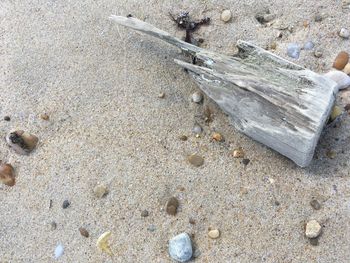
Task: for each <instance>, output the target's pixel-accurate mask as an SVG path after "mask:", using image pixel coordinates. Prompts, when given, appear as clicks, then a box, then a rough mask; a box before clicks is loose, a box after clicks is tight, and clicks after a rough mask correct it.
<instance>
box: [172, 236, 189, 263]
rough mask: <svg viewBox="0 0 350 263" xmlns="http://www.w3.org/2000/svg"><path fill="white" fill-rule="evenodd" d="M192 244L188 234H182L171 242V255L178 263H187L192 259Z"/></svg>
mask: <svg viewBox="0 0 350 263" xmlns="http://www.w3.org/2000/svg"><path fill="white" fill-rule="evenodd" d="M192 253H193V251H192V242H191V238H190V237H189V235H188V234H187V233H181V234H179V235H177V236H176V237H173V238H172V239H170V240H169V255H170V257H171V258H172V259H174V260H176V261H178V262H186V261H188V260H190V259H191V258H192Z"/></svg>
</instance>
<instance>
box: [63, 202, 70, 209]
mask: <svg viewBox="0 0 350 263" xmlns="http://www.w3.org/2000/svg"><path fill="white" fill-rule="evenodd" d="M68 206H70V202H69V201H68V200H64V201H63V204H62V207H63V209H66V208H67V207H68Z"/></svg>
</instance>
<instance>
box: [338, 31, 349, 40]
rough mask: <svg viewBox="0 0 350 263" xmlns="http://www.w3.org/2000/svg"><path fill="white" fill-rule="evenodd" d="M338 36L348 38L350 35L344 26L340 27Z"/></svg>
mask: <svg viewBox="0 0 350 263" xmlns="http://www.w3.org/2000/svg"><path fill="white" fill-rule="evenodd" d="M339 36H340V37H342V38H345V39H348V38H349V37H350V32H349V30H347V29H346V28H342V29H340V31H339Z"/></svg>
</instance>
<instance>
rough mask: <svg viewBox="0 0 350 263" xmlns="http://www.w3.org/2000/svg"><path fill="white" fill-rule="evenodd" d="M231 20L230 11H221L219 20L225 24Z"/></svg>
mask: <svg viewBox="0 0 350 263" xmlns="http://www.w3.org/2000/svg"><path fill="white" fill-rule="evenodd" d="M231 18H232V13H231V11H230V10H228V9H226V10H224V11H222V13H221V20H222V21H224V22H225V23H227V22H228V21H230V20H231Z"/></svg>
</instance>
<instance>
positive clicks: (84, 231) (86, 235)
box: [79, 227, 89, 237]
mask: <svg viewBox="0 0 350 263" xmlns="http://www.w3.org/2000/svg"><path fill="white" fill-rule="evenodd" d="M79 232H80V234H81V235H82V236H83V237H89V232H88V231H87V230H86V229H85V228H83V227H79Z"/></svg>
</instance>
